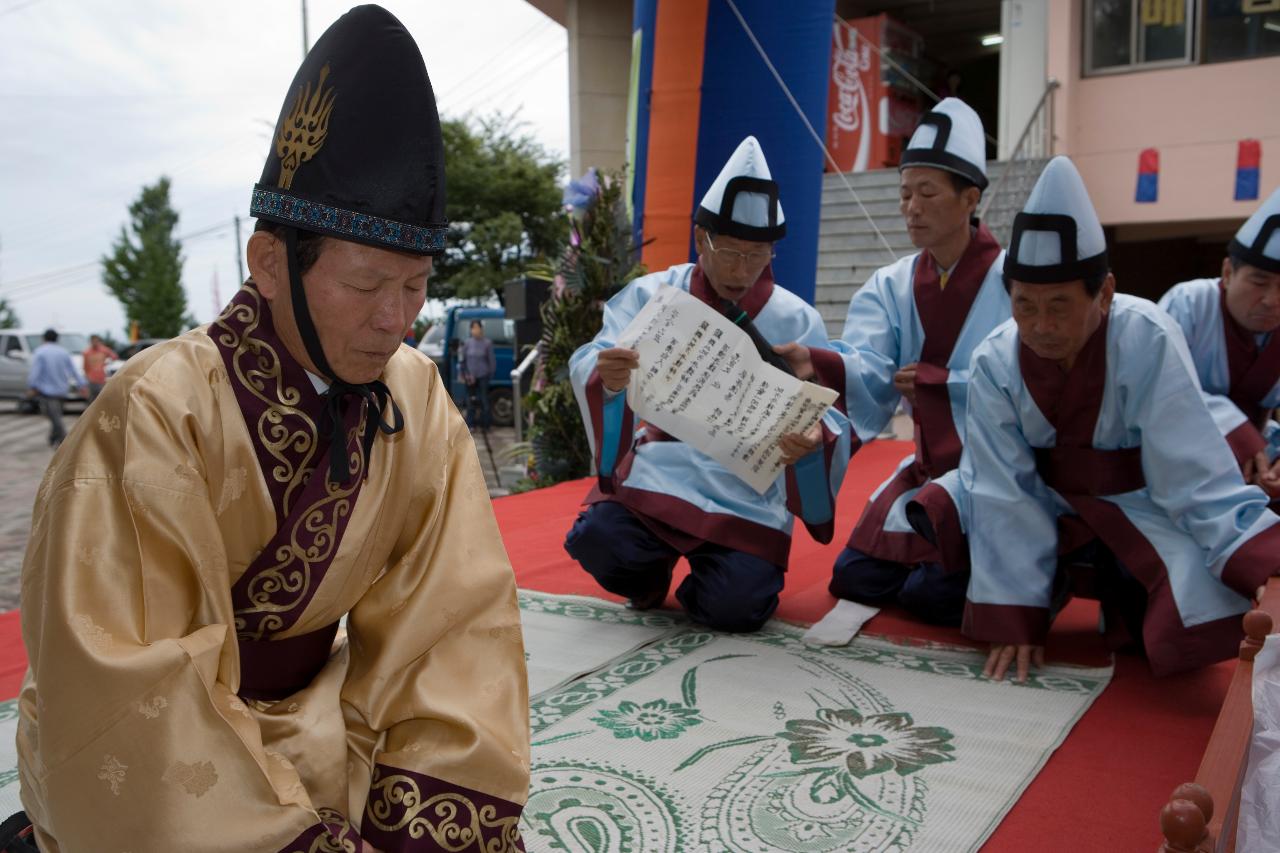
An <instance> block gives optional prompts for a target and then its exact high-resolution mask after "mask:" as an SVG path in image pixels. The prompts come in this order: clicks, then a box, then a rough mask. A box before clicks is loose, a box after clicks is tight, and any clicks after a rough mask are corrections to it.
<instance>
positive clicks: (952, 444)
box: [912, 224, 1000, 477]
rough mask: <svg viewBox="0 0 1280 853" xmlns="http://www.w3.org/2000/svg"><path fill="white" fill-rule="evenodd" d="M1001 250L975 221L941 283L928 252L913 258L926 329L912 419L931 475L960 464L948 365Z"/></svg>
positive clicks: (921, 456) (920, 459)
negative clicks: (951, 269) (966, 243)
mask: <svg viewBox="0 0 1280 853" xmlns="http://www.w3.org/2000/svg"><path fill="white" fill-rule="evenodd" d="M999 254H1000V246H999V244H997V243H996V240H995V237H993V236H991V232H990V231H988V230H987V226H986V225H983V224H979V226H978V229H977V232H976V233H975V234H974V235H973V238H972V239H971V240H970V241H969V245H968V246H966V247H965V250H964V254H962V255H961V256H960V260H959V261H958V262H957V263H956V266H955V270H954V271H953V272H952V273H951V277H950V278H949V279H947V286H946V287H942V283H941V279H940V277H939V275H938V270H937V266H936V264H935V263H933V260H932V258H931V257H930V256H929V254H928V253H926V252H922V253H921V254H920V258H919V259H918V260H917V261H916V267H915V273H914V276H913V278H912V292H913V295H914V297H915V304H916V313H918V314H919V315H920V325H921V326H922V327H923V328H924V346H923V347H922V349H921V351H920V361H919V365H918V367H917V368H916V402H915V405H913V406H912V419H913V420H914V421H915V433H916V435H915V439H916V459H917V461H918V462H919V463H920V464H921V465H922V466H924V469H925V471H926V472H927V473H928V475H929V476H930V477H940V476H942V475H943V474H945V473H946V472H948V471H950V470H951V469H953V468H955V467H956V466H957V465H959V464H960V453H961V451H962V450H963V449H964V448H963V445H962V444H961V442H960V435H959V433H958V432H957V431H956V424H955V420H954V418H953V417H952V410H951V396H950V395H949V394H948V393H947V379H948V378H949V377H950V375H951V371H950V369H949V368H948V367H947V364H948V362H949V361H950V360H951V353H952V351H953V350H954V349H955V346H956V341H957V340H959V338H960V332H961V331H962V330H963V329H964V324H965V321H966V320H967V319H968V318H969V310H970V309H971V308H972V307H973V303H974V301H975V300H976V299H977V298H978V293H979V292H980V291H981V290H982V283H983V282H984V281H985V280H986V277H987V273H988V272H989V271H990V270H991V265H992V264H993V263H995V260H996V257H997V256H999Z"/></svg>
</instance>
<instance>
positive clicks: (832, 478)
mask: <svg viewBox="0 0 1280 853" xmlns="http://www.w3.org/2000/svg"><path fill="white" fill-rule="evenodd" d="M693 270H694V265H693V264H679V265H677V266H674V267H671V268H670V269H667V270H665V271H663V272H657V273H652V274H650V275H647V276H644V277H643V278H639V279H636V280H635V281H633V282H631V283H630V284H628V285H627V286H626V287H625V288H623V289H622V290H621V291H620V292H619V293H618V294H616V295H615V296H614V297H613V298H612V299H610V300H609V302H608V303H607V304H606V305H605V308H604V317H603V324H602V327H601V329H600V332H599V334H597V335H596V337H595V339H594V340H592V341H591V342H590V343H588V344H585V345H583V346H582V347H580V348H579V349H578V350H577V352H575V353H574V354H573V357H572V358H571V359H570V363H569V365H570V366H569V372H570V377H571V379H572V382H573V389H574V393H575V394H576V396H577V399H578V405H579V407H580V408H581V411H582V419H583V423H584V425H586V427H587V436H588V439H589V440H590V442H591V449H592V453H593V454H594V456H595V460H596V465H597V468H598V471H599V475H600V479H601V485H600V487H599V488H598V493H597V494H593V495H592V498H591V500H598V499H608V500H616V501H618V502H619V503H622V504H623V505H624V506H627V507H628V508H629V509H631V510H632V511H633V512H637V513H638V514H640V515H642V516H644V517H646V518H649V519H651V520H656V521H658V522H661V523H662V524H665V525H669V526H670V527H673V528H675V529H676V530H678V531H681V532H682V533H684V534H688V535H689V536H691V537H695V538H698V539H701V540H705V541H711V542H715V543H716V544H719V545H723V546H725V547H729V548H734V549H736V550H742V551H746V552H748V553H752V554H755V555H756V556H760V557H762V558H764V559H767V560H769V561H770V562H773V563H774V564H776V565H781V566H785V565H786V562H787V552H788V550H789V547H790V537H791V527H792V516H793V513H794V514H798V515H800V516H801V519H802V520H803V521H804V522H805V524H806V525H807V526H808V527H809V529H810V532H811V533H813V535H814V536H815V538H818V539H819V540H820V541H829V540H830V536H831V529H832V527H833V523H834V517H835V495H836V493H837V492H838V491H839V489H840V483H841V481H842V479H843V477H844V471H845V467H846V465H847V463H848V458H849V442H850V435H851V430H850V428H849V424H848V421H847V420H846V419H845V418H844V416H843V415H841V414H840V412H838V411H836V410H835V409H832V410H830V411H828V413H827V414H826V415H825V416H824V418H823V421H822V425H823V432H824V446H823V447H820V448H819V449H818V450H816V451H815V452H814V453H812V454H810V455H809V456H807V457H805V458H803V459H801V460H800V461H799V462H797V463H796V464H795V465H793V466H790V469H789V472H790V476H788V474H787V473H784V474H782V475H779V477H778V479H777V481H776V482H775V483H774V484H773V485H772V486H770V488H769V490H768V491H767V492H766V493H765V494H764V495H761V494H759V493H758V492H756V491H755V490H754V489H752V488H751V487H750V486H748V485H747V484H746V483H745V482H743V481H742V480H741V479H739V478H738V477H737V476H736V475H734V474H733V473H731V472H730V471H729V470H728V469H726V468H725V467H724V466H722V465H721V464H720V463H719V462H716V461H715V460H714V459H712V458H711V457H709V456H707V455H705V454H703V453H701V452H699V451H697V450H695V449H693V448H692V447H690V446H689V445H687V444H685V443H684V442H681V441H676V440H670V437H669V436H665V435H661V434H660V433H658V432H657V431H656V430H653V428H652V427H645V426H643V425H639V424H637V425H635V427H638V428H630V429H629V428H628V425H630V424H632V422H633V417H632V413H631V411H630V409H629V408H628V407H627V403H626V394H625V393H618V394H616V395H614V394H609V393H608V392H607V391H604V390H603V388H602V386H601V384H600V380H599V377H598V375H597V374H596V372H595V367H596V356H597V354H598V353H599V352H600V351H601V350H604V349H609V348H611V347H613V346H616V341H617V339H618V337H619V335H620V334H621V333H622V331H623V329H625V328H626V326H627V324H628V323H630V322H631V320H632V318H634V317H635V316H636V314H638V313H639V311H640V309H641V308H643V307H644V305H645V303H647V302H648V301H649V299H651V298H652V297H653V295H654V294H655V293H657V290H658V288H659V287H661V286H662V285H664V284H666V285H670V286H672V287H678V288H680V289H682V290H684V291H686V292H689V290H690V281H691V278H692V274H693ZM762 286H764V285H763V284H762V283H761V282H757V284H756V285H755V286H754V288H761V287H762ZM767 286H768V287H771V288H772V292H771V294H770V295H769V296H768V299H767V301H766V302H765V303H764V305H763V307H762V308H760V311H759V313H758V314H757V315H756V316H755V317H754V318H753V322H754V324H755V326H756V328H757V329H758V330H759V332H760V334H762V335H763V336H764V337H765V339H766V340H768V341H769V342H771V343H773V344H782V343H791V342H793V341H798V342H800V343H802V344H805V345H807V346H810V347H823V348H825V347H827V345H828V344H827V333H826V327H825V326H824V325H823V322H822V317H821V316H820V315H819V314H818V312H817V311H816V310H815V309H814V308H813V306H811V305H809V304H807V303H806V302H804V301H803V300H802V299H800V297H798V296H796V295H795V294H793V293H791V292H790V291H787V290H785V289H783V288H782V287H779V286H775V285H773V284H772V282H771V281H770V283H769V284H768V285H767ZM754 288H753V290H752V291H750V292H749V293H748V294H747V296H746V297H744V298H743V300H742V302H741V303H740V304H741V305H743V306H744V307H746V306H747V305H748V303H750V302H751V300H752V296H753V294H756V293H757V291H756V290H755V289H754ZM761 292H763V291H761ZM748 310H749V309H748ZM655 439H658V440H655ZM824 536H825V537H826V538H825V540H824V539H823V537H824Z"/></svg>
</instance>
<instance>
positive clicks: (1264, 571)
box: [1222, 523, 1280, 601]
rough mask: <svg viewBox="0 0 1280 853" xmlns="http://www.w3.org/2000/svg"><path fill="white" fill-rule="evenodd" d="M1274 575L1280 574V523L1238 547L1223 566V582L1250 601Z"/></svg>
mask: <svg viewBox="0 0 1280 853" xmlns="http://www.w3.org/2000/svg"><path fill="white" fill-rule="evenodd" d="M1272 575H1280V523H1278V524H1273V525H1271V526H1270V527H1268V528H1267V529H1266V530H1264V531H1262V532H1261V533H1259V534H1258V535H1257V536H1254V537H1253V538H1252V539H1250V540H1249V541H1248V542H1245V543H1244V544H1243V545H1241V546H1240V547H1239V548H1237V549H1236V550H1235V553H1234V554H1232V555H1231V559H1229V560H1227V564H1226V565H1225V566H1223V567H1222V582H1223V583H1224V584H1226V585H1227V586H1229V587H1231V588H1232V589H1233V590H1235V591H1236V592H1238V593H1239V594H1240V595H1243V596H1244V597H1245V598H1247V599H1249V600H1250V601H1253V596H1254V594H1256V593H1257V591H1258V587H1260V586H1262V585H1263V584H1265V583H1266V582H1267V578H1269V577H1271V576H1272Z"/></svg>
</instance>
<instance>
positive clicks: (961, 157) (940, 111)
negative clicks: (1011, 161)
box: [898, 98, 987, 190]
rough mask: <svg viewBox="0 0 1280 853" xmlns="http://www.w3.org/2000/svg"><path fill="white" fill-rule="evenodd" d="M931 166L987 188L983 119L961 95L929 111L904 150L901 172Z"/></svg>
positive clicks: (900, 164)
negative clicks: (960, 97)
mask: <svg viewBox="0 0 1280 853" xmlns="http://www.w3.org/2000/svg"><path fill="white" fill-rule="evenodd" d="M911 166H931V167H932V168H934V169H943V170H945V171H948V172H954V173H955V174H957V175H959V176H960V177H962V178H965V179H966V180H968V181H971V182H972V183H973V184H974V185H976V186H977V187H978V189H982V190H985V189H986V188H987V137H986V133H985V132H984V131H983V129H982V119H980V118H978V114H977V113H975V112H974V111H973V108H972V107H970V106H969V105H968V104H966V103H965V102H964V101H962V100H960V99H959V98H943V99H942V100H941V101H939V102H938V104H937V106H935V107H934V108H933V109H931V110H929V112H927V113H925V114H924V116H923V117H922V118H921V119H920V124H918V125H916V131H915V133H913V134H911V140H910V141H909V142H908V143H907V147H906V149H905V150H904V151H903V152H902V159H901V160H900V161H899V162H898V171H899V172H901V171H902V170H903V169H907V168H910V167H911Z"/></svg>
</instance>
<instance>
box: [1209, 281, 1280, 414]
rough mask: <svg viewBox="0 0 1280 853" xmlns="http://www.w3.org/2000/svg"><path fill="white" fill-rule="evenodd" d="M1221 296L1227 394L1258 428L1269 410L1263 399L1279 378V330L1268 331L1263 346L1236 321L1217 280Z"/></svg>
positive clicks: (1279, 380) (1221, 286)
mask: <svg viewBox="0 0 1280 853" xmlns="http://www.w3.org/2000/svg"><path fill="white" fill-rule="evenodd" d="M1218 289H1219V292H1220V294H1221V295H1220V297H1219V298H1220V299H1221V300H1222V337H1223V339H1224V341H1225V343H1226V347H1227V372H1228V374H1229V376H1230V382H1231V386H1230V388H1229V390H1228V391H1227V396H1228V397H1230V398H1231V402H1233V403H1235V404H1236V406H1238V407H1239V408H1240V411H1242V412H1244V414H1245V417H1247V418H1248V419H1249V422H1250V423H1251V424H1253V425H1254V426H1255V427H1257V428H1258V429H1262V427H1263V426H1264V425H1265V424H1266V421H1267V415H1268V410H1267V409H1266V408H1265V407H1264V406H1263V405H1262V401H1263V400H1265V399H1266V397H1267V395H1268V394H1270V393H1271V389H1272V388H1274V387H1275V386H1276V383H1277V382H1280V330H1277V331H1274V332H1272V333H1271V339H1270V340H1268V341H1267V345H1266V346H1265V347H1263V348H1261V349H1260V348H1259V347H1258V342H1257V340H1255V338H1254V335H1253V332H1250V331H1249V330H1248V329H1246V328H1245V327H1244V326H1241V325H1240V324H1239V323H1237V322H1236V319H1235V318H1234V317H1232V316H1231V312H1230V310H1228V308H1227V289H1226V287H1225V286H1223V285H1222V284H1221V282H1219V284H1218Z"/></svg>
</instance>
